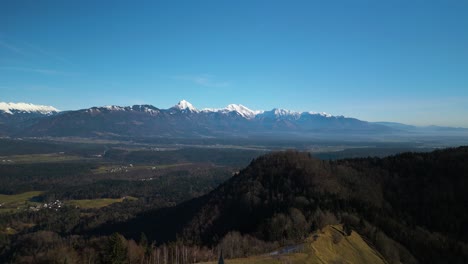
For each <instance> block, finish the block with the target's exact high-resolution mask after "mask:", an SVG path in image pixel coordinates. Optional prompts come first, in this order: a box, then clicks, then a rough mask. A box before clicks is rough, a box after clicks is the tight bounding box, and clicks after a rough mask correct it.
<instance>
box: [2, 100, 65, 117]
mask: <svg viewBox="0 0 468 264" xmlns="http://www.w3.org/2000/svg"><path fill="white" fill-rule="evenodd" d="M0 111H1V112H4V113H6V114H11V115H13V114H16V113H23V114H24V113H27V114H33V113H35V114H42V115H50V114H56V113H58V112H60V111H59V110H58V109H57V108H55V107H53V106H47V105H34V104H28V103H3V102H0Z"/></svg>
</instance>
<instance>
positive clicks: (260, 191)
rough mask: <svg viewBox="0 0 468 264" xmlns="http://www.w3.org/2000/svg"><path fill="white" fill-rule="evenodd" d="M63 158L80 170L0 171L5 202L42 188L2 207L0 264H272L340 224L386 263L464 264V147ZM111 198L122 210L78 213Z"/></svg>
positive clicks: (126, 152)
mask: <svg viewBox="0 0 468 264" xmlns="http://www.w3.org/2000/svg"><path fill="white" fill-rule="evenodd" d="M18 144H19V147H21V146H22V147H27V148H29V147H31V145H25V144H24V143H22V142H19V143H18ZM38 146H39V145H38ZM32 147H33V148H35V146H34V145H32ZM45 147H46V148H51V149H53V150H54V151H60V150H63V148H58V147H57V146H56V145H55V144H49V145H46V146H45ZM67 147H69V148H70V149H69V150H68V151H69V152H73V155H79V156H80V157H82V159H79V160H64V161H56V160H51V161H46V162H44V161H43V160H42V159H43V156H40V158H41V162H28V163H24V162H16V163H15V162H13V163H11V164H10V163H9V162H6V163H5V162H4V164H2V165H1V166H0V181H1V185H0V186H1V190H0V193H2V194H5V195H12V196H14V195H21V193H23V192H27V191H38V190H40V192H38V193H37V194H35V195H34V197H32V198H30V199H29V200H25V201H24V202H22V203H24V204H21V203H19V204H18V205H15V206H18V209H15V210H6V209H1V208H0V209H1V210H4V211H0V262H2V263H193V262H200V261H208V260H215V259H216V258H217V256H218V254H219V252H220V250H222V251H223V252H229V254H228V256H229V257H230V258H234V257H244V256H249V255H258V254H263V253H266V252H271V251H273V250H275V249H277V248H279V247H282V246H287V245H296V244H300V243H302V242H303V241H304V239H306V238H307V237H308V236H310V234H311V233H312V232H314V231H316V230H320V229H322V228H324V227H325V226H327V225H335V224H342V225H343V227H344V230H345V233H348V234H349V233H351V232H358V233H359V234H360V235H361V236H363V237H364V238H365V240H366V241H367V243H368V244H369V245H371V246H372V248H375V249H376V250H378V251H379V252H380V253H381V254H382V255H383V256H384V257H385V259H386V260H387V261H388V262H389V263H467V262H468V239H467V237H468V228H467V227H466V223H468V213H467V211H466V204H468V192H467V191H466V190H468V147H459V148H451V149H444V150H437V151H433V152H424V153H421V152H419V153H416V152H407V153H403V154H398V155H393V156H389V157H385V158H377V157H368V158H352V159H340V160H336V159H332V158H330V157H332V155H334V154H330V156H325V159H319V158H316V157H314V156H313V155H311V154H310V153H309V152H298V151H281V152H272V153H269V154H266V155H263V156H259V157H257V158H254V157H256V156H258V155H259V154H260V153H261V152H262V151H258V150H251V151H249V150H245V149H224V150H219V149H217V150H212V149H207V148H202V149H196V148H185V149H169V150H165V151H155V150H152V149H141V147H139V148H135V149H133V148H128V147H125V146H113V147H110V148H109V147H107V146H104V147H103V146H93V145H89V146H84V147H80V148H76V146H73V145H67ZM101 150H104V151H105V153H103V152H101ZM11 151H14V148H11ZM96 151H99V152H97V153H103V155H102V157H99V158H96V157H94V155H95V153H96ZM37 153H38V154H40V153H41V152H39V151H38V152H37ZM66 154H68V153H66ZM66 154H65V155H66ZM322 155H323V154H322ZM340 155H341V154H340ZM11 157H12V159H13V158H17V157H16V156H11ZM31 157H32V158H34V159H37V158H38V157H37V156H31ZM47 157H48V158H49V156H47ZM54 157H55V156H54ZM229 157H232V158H231V159H229ZM60 158H61V157H60ZM17 160H18V161H21V159H17ZM210 160H212V162H208V161H210ZM249 161H251V162H250V165H248V166H246V167H244V168H243V169H241V167H242V166H245V165H246V164H247V163H248V162H249ZM8 197H10V196H8ZM112 199H113V200H112ZM108 200H112V201H117V200H118V201H119V202H115V203H112V204H106V206H92V207H86V206H84V203H85V202H87V201H91V202H94V203H97V202H98V201H108ZM42 205H44V208H46V209H40V210H39V209H36V208H39V207H38V206H42ZM79 205H80V206H79Z"/></svg>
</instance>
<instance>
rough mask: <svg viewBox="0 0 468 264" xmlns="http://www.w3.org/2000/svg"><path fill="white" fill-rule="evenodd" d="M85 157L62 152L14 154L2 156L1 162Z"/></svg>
mask: <svg viewBox="0 0 468 264" xmlns="http://www.w3.org/2000/svg"><path fill="white" fill-rule="evenodd" d="M84 159H86V158H83V157H80V156H73V155H66V154H60V153H51V154H31V155H13V156H1V157H0V164H16V163H21V164H24V163H43V162H61V161H76V160H84Z"/></svg>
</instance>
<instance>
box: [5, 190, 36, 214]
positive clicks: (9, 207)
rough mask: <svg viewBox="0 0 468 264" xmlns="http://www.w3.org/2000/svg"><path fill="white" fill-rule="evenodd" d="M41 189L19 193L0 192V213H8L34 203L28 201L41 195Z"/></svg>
mask: <svg viewBox="0 0 468 264" xmlns="http://www.w3.org/2000/svg"><path fill="white" fill-rule="evenodd" d="M42 193H43V192H41V191H33V192H25V193H20V194H12V195H7V194H0V205H1V206H0V213H8V212H11V211H15V210H17V209H18V208H25V207H28V206H30V205H36V204H37V203H36V202H30V199H31V198H33V197H36V196H39V195H41V194H42Z"/></svg>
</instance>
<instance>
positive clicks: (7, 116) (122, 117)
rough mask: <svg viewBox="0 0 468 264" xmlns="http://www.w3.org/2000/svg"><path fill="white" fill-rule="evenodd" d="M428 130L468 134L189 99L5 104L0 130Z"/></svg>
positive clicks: (0, 107) (299, 134)
mask: <svg viewBox="0 0 468 264" xmlns="http://www.w3.org/2000/svg"><path fill="white" fill-rule="evenodd" d="M425 133H426V134H427V133H431V134H441V135H446V134H453V133H455V134H457V135H459V134H461V135H468V129H465V128H451V127H437V126H429V127H417V126H410V125H405V124H400V123H391V122H367V121H363V120H359V119H356V118H352V117H345V116H333V115H330V114H327V113H316V112H295V111H291V110H285V109H279V108H274V109H272V110H270V111H260V110H251V109H249V108H248V107H245V106H243V105H240V104H230V105H228V106H227V107H225V108H221V109H211V108H207V109H202V110H199V109H197V108H195V107H194V106H193V105H192V104H191V103H189V102H188V101H185V100H182V101H180V102H179V103H178V104H176V105H175V106H173V107H171V108H169V109H160V108H157V107H155V106H152V105H133V106H126V107H122V106H115V105H112V106H103V107H91V108H88V109H81V110H73V111H59V110H58V109H56V108H55V107H52V106H43V105H33V104H27V103H0V135H3V136H14V137H25V136H26V137H45V136H52V137H67V136H74V137H169V138H178V137H183V138H225V137H232V138H251V137H262V138H265V137H266V138H290V137H291V136H294V137H295V138H360V137H381V136H398V135H415V134H425Z"/></svg>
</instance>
